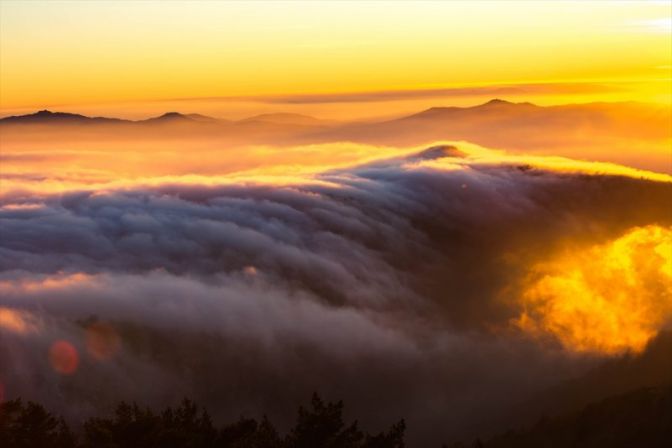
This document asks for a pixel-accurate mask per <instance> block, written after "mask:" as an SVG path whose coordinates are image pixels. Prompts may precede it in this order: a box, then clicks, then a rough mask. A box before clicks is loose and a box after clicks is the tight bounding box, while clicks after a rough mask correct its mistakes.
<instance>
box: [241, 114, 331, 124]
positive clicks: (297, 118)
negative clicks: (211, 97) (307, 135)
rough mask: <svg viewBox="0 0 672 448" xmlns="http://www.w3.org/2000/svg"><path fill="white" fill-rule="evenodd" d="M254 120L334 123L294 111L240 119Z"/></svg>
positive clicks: (288, 122) (245, 120) (242, 121)
mask: <svg viewBox="0 0 672 448" xmlns="http://www.w3.org/2000/svg"><path fill="white" fill-rule="evenodd" d="M252 121H263V122H266V123H278V124H298V125H323V124H328V123H332V122H330V121H328V120H321V119H319V118H315V117H311V116H309V115H302V114H292V113H274V114H261V115H255V116H253V117H249V118H245V119H243V120H240V122H241V123H245V122H252Z"/></svg>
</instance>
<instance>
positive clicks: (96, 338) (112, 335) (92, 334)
mask: <svg viewBox="0 0 672 448" xmlns="http://www.w3.org/2000/svg"><path fill="white" fill-rule="evenodd" d="M119 345H120V341H119V336H118V335H117V332H116V331H115V329H114V328H113V327H112V326H111V325H109V324H107V323H104V322H96V323H93V324H91V325H89V326H88V327H87V328H86V349H87V350H88V352H89V354H90V355H91V356H92V357H93V358H95V359H96V360H98V361H104V360H108V359H110V358H112V357H114V355H115V354H116V353H117V352H118V351H119Z"/></svg>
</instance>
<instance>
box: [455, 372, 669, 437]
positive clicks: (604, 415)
mask: <svg viewBox="0 0 672 448" xmlns="http://www.w3.org/2000/svg"><path fill="white" fill-rule="evenodd" d="M670 441H672V385H666V386H663V387H657V388H644V389H638V390H635V391H631V392H628V393H625V394H621V395H617V396H613V397H609V398H607V399H605V400H602V401H600V402H597V403H593V404H590V405H588V406H586V407H585V408H583V409H582V410H581V411H579V412H574V413H571V414H567V415H563V416H561V417H556V418H551V419H549V418H542V419H541V420H539V421H538V423H537V424H536V425H535V426H533V427H532V428H531V429H528V430H524V431H508V432H507V433H505V434H502V435H499V436H496V437H494V438H492V439H491V440H489V441H488V442H485V443H483V442H480V441H476V442H474V444H473V445H471V446H473V447H483V448H514V447H515V448H538V447H545V448H565V447H574V448H631V447H646V448H665V447H668V446H670ZM464 446H465V445H462V444H454V445H453V447H455V448H457V447H464Z"/></svg>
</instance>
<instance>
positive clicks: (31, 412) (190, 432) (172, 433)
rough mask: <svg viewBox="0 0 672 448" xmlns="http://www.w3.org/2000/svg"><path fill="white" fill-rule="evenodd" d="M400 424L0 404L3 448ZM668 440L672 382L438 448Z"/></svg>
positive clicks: (323, 441)
mask: <svg viewBox="0 0 672 448" xmlns="http://www.w3.org/2000/svg"><path fill="white" fill-rule="evenodd" d="M405 429H406V426H405V424H404V421H403V420H401V421H399V422H398V423H396V424H394V425H392V426H391V427H390V428H389V429H388V430H387V431H384V432H381V433H377V434H370V433H368V432H366V431H364V430H363V429H361V428H360V427H359V425H358V424H357V422H356V421H355V422H352V423H346V422H345V421H344V419H343V403H342V402H340V401H339V402H336V403H331V402H326V403H325V402H324V401H323V400H322V399H320V397H318V396H317V395H314V396H313V399H312V401H311V403H310V406H308V407H303V406H302V407H299V411H298V413H297V417H296V422H295V424H294V426H293V427H292V428H291V429H290V430H289V431H288V432H287V433H286V434H284V435H283V434H280V433H279V432H278V430H277V429H276V428H275V426H274V425H273V424H272V423H271V422H270V421H269V420H268V419H267V418H265V417H264V418H262V419H261V420H260V421H257V420H255V419H249V418H241V419H240V420H238V421H237V422H235V423H230V424H227V425H224V426H222V427H216V426H215V425H214V424H213V422H212V419H211V418H210V416H209V415H208V413H207V412H206V411H205V410H204V409H202V408H199V407H198V406H197V405H195V404H194V403H193V402H191V401H189V400H185V401H183V402H182V403H181V404H180V405H179V406H178V407H176V408H172V407H168V408H166V409H164V410H162V411H161V412H158V413H157V412H154V411H152V410H151V409H148V408H144V407H140V406H138V405H136V404H127V403H121V404H119V405H118V406H117V408H116V409H115V411H114V413H113V415H112V416H111V417H107V418H91V419H89V420H87V421H85V422H84V424H83V425H82V426H81V427H79V428H78V429H77V431H74V432H73V431H72V430H71V428H70V427H69V426H68V425H67V424H66V423H65V421H64V420H63V419H62V418H60V417H57V416H54V415H52V414H51V413H49V412H47V411H46V410H45V409H44V407H42V406H41V405H39V404H36V403H32V402H27V403H24V402H22V401H21V400H12V401H6V402H4V403H0V448H94V447H95V448H404V447H405V442H404V433H405ZM671 442H672V386H666V387H656V388H646V389H639V390H636V391H632V392H629V393H626V394H622V395H618V396H615V397H611V398H609V399H606V400H603V401H601V402H599V403H594V404H592V405H589V406H587V407H585V408H584V409H583V410H581V411H579V412H574V413H570V414H566V415H564V416H560V417H555V418H550V419H549V418H543V419H541V420H539V422H538V423H537V424H536V425H534V426H533V427H531V428H529V429H526V430H517V431H513V430H512V431H508V432H506V433H504V434H500V435H498V436H495V437H492V438H490V439H489V440H487V441H481V440H479V439H477V440H475V441H472V442H469V443H460V442H456V443H452V444H450V445H443V448H539V447H544V448H566V447H574V448H632V447H646V448H667V447H669V446H672V445H671Z"/></svg>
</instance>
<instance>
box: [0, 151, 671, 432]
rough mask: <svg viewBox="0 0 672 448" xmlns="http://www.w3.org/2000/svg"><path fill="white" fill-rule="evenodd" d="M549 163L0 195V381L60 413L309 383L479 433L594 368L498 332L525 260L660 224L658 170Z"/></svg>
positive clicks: (299, 389) (455, 154)
mask: <svg viewBox="0 0 672 448" xmlns="http://www.w3.org/2000/svg"><path fill="white" fill-rule="evenodd" d="M552 166H553V163H550V162H549V163H547V164H546V165H545V166H544V168H539V167H537V165H535V164H534V163H532V164H530V163H524V159H522V158H521V159H506V158H501V157H500V158H495V157H494V156H493V157H474V156H473V154H470V153H469V152H468V151H467V152H464V151H461V150H459V149H455V148H452V147H447V146H442V147H436V148H432V149H430V150H428V151H426V152H423V153H421V154H417V155H412V156H408V157H400V158H393V159H386V160H379V161H375V162H371V163H367V164H364V165H359V166H356V167H351V168H341V169H332V170H328V171H325V172H323V173H321V174H319V175H318V176H316V177H314V178H310V179H309V178H307V179H306V180H305V181H304V182H302V183H294V184H291V185H284V186H282V185H280V186H279V185H268V184H246V183H239V184H212V185H204V184H194V183H184V182H181V183H172V184H171V183H163V184H160V185H154V186H146V185H145V186H142V185H139V184H137V185H127V186H125V187H124V188H118V189H113V190H107V191H73V192H66V193H64V194H59V195H48V194H45V195H32V196H30V197H21V196H12V197H5V198H3V199H2V200H3V207H2V210H1V211H0V226H1V228H2V232H1V234H0V292H1V294H2V296H1V299H0V359H2V360H3V362H2V363H0V381H1V382H2V383H3V384H4V388H5V391H6V392H5V393H6V394H7V396H10V397H13V396H18V395H22V396H24V397H28V398H33V399H39V400H40V401H42V402H45V403H46V404H47V405H49V406H51V407H52V408H55V409H56V410H59V411H62V412H65V413H66V414H68V415H69V416H70V417H71V418H73V419H77V418H78V417H81V416H84V415H90V414H92V413H96V412H98V411H100V410H101V408H105V407H106V406H109V405H110V404H112V403H114V402H116V401H117V400H119V399H122V398H128V399H135V400H140V401H144V402H147V403H148V404H163V403H166V402H171V401H173V400H176V399H179V398H181V397H182V396H185V395H186V396H190V397H193V398H195V399H196V400H197V401H200V402H202V403H203V404H204V405H206V406H208V407H209V408H210V409H211V410H212V411H213V413H214V414H215V415H216V416H219V417H224V416H227V417H230V416H236V415H238V414H239V413H240V412H243V413H247V414H253V415H258V414H260V413H262V412H266V413H269V414H270V415H272V416H274V417H275V419H276V420H280V421H282V420H283V418H284V419H285V421H287V420H288V419H289V418H291V416H287V414H286V413H287V410H289V409H294V407H295V405H296V403H298V402H300V401H302V400H305V398H306V397H307V396H309V394H310V393H311V392H312V391H314V390H317V391H320V392H321V393H323V394H324V395H326V396H327V397H328V398H343V399H345V400H346V402H347V403H348V406H349V407H350V409H352V410H353V414H355V416H357V417H359V418H361V419H363V420H365V421H367V422H371V424H372V425H377V424H378V425H384V424H386V423H388V422H389V421H390V420H392V419H397V418H400V417H406V418H407V419H408V420H409V426H410V428H411V433H410V436H411V438H412V440H415V441H416V442H421V441H424V442H428V441H431V442H432V443H435V442H437V441H439V440H448V439H450V438H451V437H459V436H461V435H464V434H471V433H472V432H476V431H481V430H483V429H484V428H486V429H487V428H488V427H489V425H490V427H491V425H492V424H494V423H493V422H491V421H489V419H490V418H494V416H495V415H497V414H498V413H499V412H501V411H502V410H503V409H505V408H507V407H509V406H511V405H512V404H514V403H516V402H519V401H522V400H524V399H525V398H526V397H529V396H530V394H532V393H533V392H535V391H537V390H540V389H541V388H544V387H547V386H549V385H552V384H555V383H557V382H558V381H560V380H562V379H563V378H566V377H569V376H570V375H571V374H574V373H576V369H581V368H584V367H585V365H586V364H591V363H592V362H594V359H593V358H590V357H588V358H587V357H578V358H577V356H576V355H573V354H571V353H568V352H567V351H565V350H563V349H562V348H561V346H560V345H558V344H555V343H553V342H551V343H550V344H549V343H546V342H540V341H538V340H536V339H534V338H529V337H527V336H526V335H525V334H524V333H521V332H520V331H518V330H517V329H516V328H514V326H512V325H511V321H512V319H514V318H516V317H517V316H519V315H520V313H521V306H522V305H521V302H520V296H521V290H520V288H521V287H522V285H523V284H524V283H525V282H526V281H528V276H529V274H530V266H535V265H536V264H537V263H540V262H543V261H544V260H547V259H549V258H552V257H553V255H554V254H556V253H560V252H561V251H562V250H565V249H566V248H567V247H569V246H572V247H578V248H580V247H588V246H590V245H592V244H595V243H596V242H608V241H611V240H613V239H614V238H617V237H618V236H620V235H622V234H624V233H625V232H627V231H628V230H629V229H631V228H633V227H637V226H645V225H651V224H655V225H657V226H662V227H669V226H670V225H671V224H672V212H671V211H670V210H669V208H668V207H666V204H667V201H668V199H667V198H669V197H670V194H671V193H672V184H671V183H669V182H666V181H664V180H660V179H659V180H656V179H651V178H646V176H643V177H636V176H635V177H632V176H624V175H622V174H620V173H618V172H616V171H614V172H612V173H610V172H603V173H601V174H596V173H587V172H586V170H582V169H574V170H567V169H566V167H565V169H564V170H563V171H559V170H558V169H553V168H552ZM1 310H4V311H1ZM101 325H103V326H104V327H103V328H105V330H104V335H103V336H100V332H101V330H100V328H101V327H100V326H101ZM92 332H93V335H94V336H93V339H94V341H95V344H94V345H95V346H94V348H91V347H92V346H91V340H92V336H91V334H92ZM101 338H102V339H101ZM56 341H65V342H67V343H68V344H70V345H71V346H72V347H73V348H74V349H75V353H76V356H77V360H76V370H75V371H73V372H67V373H68V374H63V372H62V371H60V372H59V371H58V369H56V371H55V370H54V356H53V353H52V356H51V358H50V357H49V356H48V354H49V353H50V350H52V352H53V344H54V342H56ZM96 344H97V345H96ZM101 345H102V348H101ZM108 345H109V346H108ZM101 353H104V354H105V356H102V355H101ZM66 356H69V355H67V354H66ZM61 361H62V360H61ZM70 361H71V360H70ZM59 362H60V361H59ZM58 365H62V362H61V364H58ZM63 403H68V405H67V407H66V408H65V409H58V408H62V407H63V406H64V405H63Z"/></svg>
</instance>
